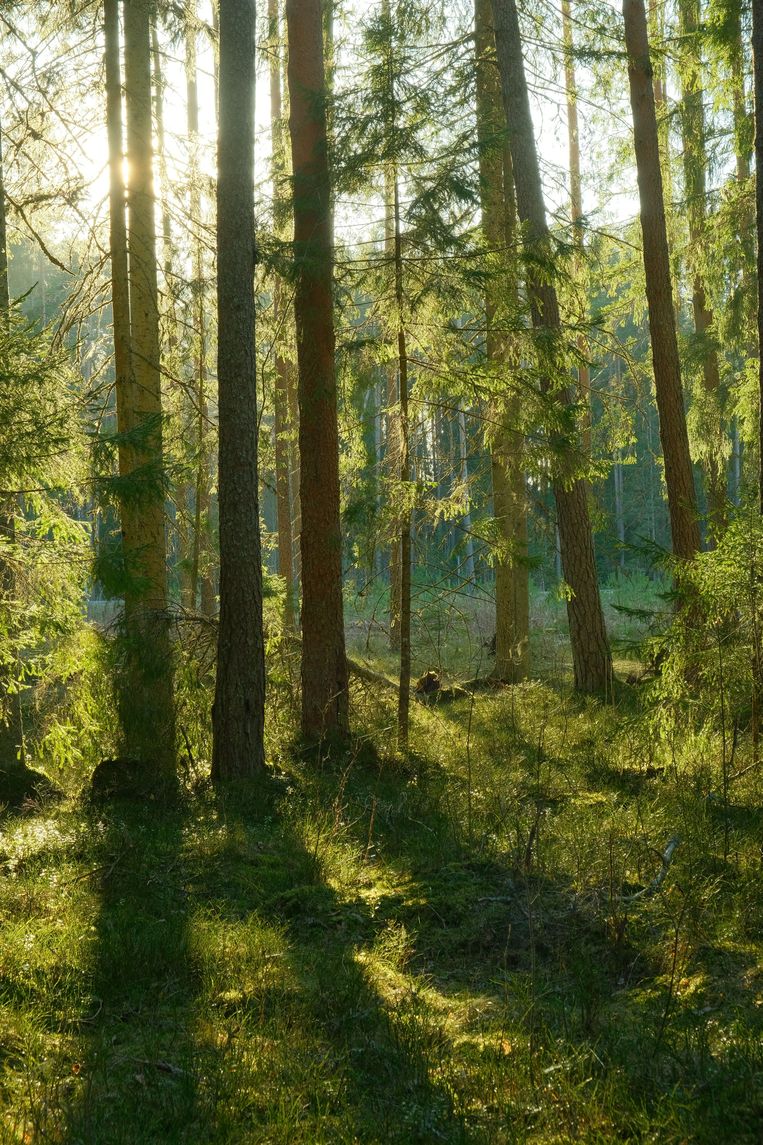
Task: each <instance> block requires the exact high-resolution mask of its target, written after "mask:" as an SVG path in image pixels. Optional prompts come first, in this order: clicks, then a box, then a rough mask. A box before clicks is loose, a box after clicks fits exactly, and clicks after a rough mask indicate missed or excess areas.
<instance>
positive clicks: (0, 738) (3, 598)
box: [0, 124, 24, 773]
mask: <svg viewBox="0 0 763 1145" xmlns="http://www.w3.org/2000/svg"><path fill="white" fill-rule="evenodd" d="M10 309H11V296H10V289H9V286H8V238H7V233H6V217H5V171H4V167H3V133H2V124H0V323H2V325H3V328H4V329H5V330H6V331H7V330H8V329H9V325H10ZM0 538H2V540H3V541H4V542H6V543H7V544H8V546H9V547H10V548H11V550H12V548H13V546H14V544H15V542H16V499H15V498H14V497H11V496H8V495H5V496H2V497H0ZM15 597H16V574H15V569H14V565H13V559H12V555H11V558H10V559H9V558H8V556H7V555H5V554H4V553H3V551H2V548H0V606H2V608H3V611H4V612H5V611H6V610H7V619H6V621H5V623H6V626H7V627H6V632H7V633H11V632H12V631H13V628H14V627H15V626H14V624H13V622H12V615H13V613H14V612H15V609H16V606H15ZM14 658H15V652H14ZM14 683H15V681H13V679H12V672H11V671H10V670H8V669H4V670H3V672H2V674H0V770H2V771H7V769H8V768H13V769H14V773H15V771H16V770H17V769H19V770H20V769H22V768H23V766H24V725H23V719H22V712H21V697H20V695H19V693H18V691H17V690H16V689H15V687H14Z"/></svg>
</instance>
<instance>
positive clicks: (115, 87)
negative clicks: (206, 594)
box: [105, 0, 175, 782]
mask: <svg viewBox="0 0 763 1145" xmlns="http://www.w3.org/2000/svg"><path fill="white" fill-rule="evenodd" d="M123 13H124V35H125V83H124V89H125V105H126V112H127V158H128V181H127V227H126V228H125V215H124V210H125V191H124V185H123V182H122V172H121V167H122V137H121V136H122V121H121V94H120V93H121V82H120V74H119V72H120V69H119V27H118V12H117V6H116V4H115V3H112V2H111V0H109V2H108V3H107V5H106V20H105V29H106V44H107V51H106V58H107V77H108V80H107V118H108V133H109V150H110V156H109V159H110V170H111V189H110V209H111V256H112V292H113V294H112V301H113V317H114V348H115V370H116V378H117V428H118V431H119V434H120V439H121V440H120V446H119V472H120V479H121V480H120V502H121V524H122V548H123V553H124V561H125V569H126V585H125V615H124V673H123V677H122V679H121V681H120V689H119V691H120V696H119V701H120V717H121V721H122V729H123V734H124V739H125V750H126V753H127V754H128V755H129V756H131V757H133V758H136V759H141V760H146V761H151V762H153V763H154V764H155V765H156V767H157V769H158V775H159V778H160V779H161V780H162V781H167V782H170V781H171V780H172V776H173V771H174V760H175V724H174V707H173V694H172V662H171V649H170V639H169V626H168V617H167V590H166V544H165V535H164V488H163V485H164V481H163V454H162V403H161V380H160V367H159V309H158V290H157V271H156V235H155V228H154V205H155V201H154V190H153V160H152V148H151V135H152V123H151V39H150V24H149V4H148V3H147V2H144V0H137V2H135V3H126V4H124V6H123ZM128 252H129V259H128ZM125 435H128V436H127V438H125Z"/></svg>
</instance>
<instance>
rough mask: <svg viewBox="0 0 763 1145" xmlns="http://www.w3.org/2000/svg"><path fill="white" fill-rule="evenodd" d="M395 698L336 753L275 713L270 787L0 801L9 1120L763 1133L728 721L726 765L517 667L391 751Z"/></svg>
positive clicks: (479, 1136)
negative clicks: (498, 688)
mask: <svg viewBox="0 0 763 1145" xmlns="http://www.w3.org/2000/svg"><path fill="white" fill-rule="evenodd" d="M393 699H394V697H393ZM389 704H390V699H389V697H388V696H387V695H380V694H378V692H376V691H374V689H373V688H372V687H369V686H365V687H362V688H361V687H360V686H356V692H355V709H356V711H357V713H358V719H359V725H360V724H361V723H362V726H363V728H364V730H365V733H366V734H365V738H364V739H362V740H358V742H357V743H356V745H355V747H354V748H353V750H351V751H350V752H348V753H347V754H345V755H341V756H339V757H335V758H333V759H325V760H321V758H320V753H318V754H317V755H316V754H315V753H312V754H310V755H306V754H303V753H301V752H300V750H299V749H298V748H297V747H294V746H293V745H290V744H288V743H287V741H286V740H285V738H283V737H281V738H278V737H277V736H275V735H273V734H272V733H271V745H270V757H271V760H272V764H273V767H272V775H271V777H270V778H269V780H268V782H267V784H266V785H264V786H263V788H262V789H261V790H257V791H247V790H242V789H241V788H237V789H230V790H227V791H225V792H223V793H222V794H218V795H215V794H214V793H213V792H211V790H210V789H209V788H208V787H207V786H206V785H204V783H203V782H202V783H199V782H196V785H195V787H193V788H189V789H188V791H187V792H186V793H185V795H184V796H183V798H182V799H181V800H180V801H179V802H178V803H177V805H176V806H174V807H172V808H163V807H161V806H159V805H158V804H157V803H156V802H150V801H149V802H148V803H145V804H142V805H134V804H130V803H129V802H124V803H121V804H120V803H116V802H115V803H111V804H106V805H95V804H92V803H88V802H87V801H85V800H84V799H82V798H71V799H69V800H68V801H67V802H64V803H59V804H55V805H52V804H45V803H44V802H43V803H39V804H37V805H33V806H31V807H28V808H27V809H26V810H25V813H24V814H23V815H21V816H8V815H7V816H6V817H5V818H4V819H3V820H2V823H1V824H0V827H1V830H2V840H1V842H0V864H1V866H0V926H1V927H2V942H1V943H0V1102H1V1104H2V1122H1V1124H2V1140H3V1141H9V1142H53V1143H58V1142H61V1143H63V1142H69V1143H72V1145H73V1143H83V1145H100V1143H103V1145H119V1143H122V1142H124V1143H131V1145H132V1143H136V1145H137V1143H146V1145H148V1143H152V1145H156V1143H171V1142H194V1143H199V1145H201V1143H205V1145H206V1143H216V1142H231V1143H239V1142H268V1143H270V1142H273V1143H276V1142H278V1143H280V1142H282V1143H284V1145H286V1143H288V1145H294V1143H300V1142H304V1143H306V1145H307V1143H314V1142H332V1143H339V1142H378V1143H382V1142H385V1143H386V1142H402V1143H416V1142H422V1143H428V1142H453V1143H456V1142H472V1141H473V1142H499V1143H500V1142H507V1143H508V1142H525V1141H526V1142H543V1143H546V1142H566V1141H575V1140H580V1141H586V1142H602V1143H603V1142H611V1141H633V1142H659V1143H670V1142H675V1143H678V1142H685V1141H691V1142H700V1143H707V1145H711V1143H712V1145H715V1143H717V1142H718V1141H724V1142H757V1141H759V1140H760V1139H761V1133H762V1132H763V1039H762V1037H761V1035H763V880H762V879H761V869H760V868H761V841H762V836H761V817H760V801H761V778H760V774H759V771H758V768H757V767H756V766H755V765H754V761H752V760H751V759H750V758H748V757H747V756H746V755H745V752H746V750H747V748H746V746H745V744H744V743H743V742H742V741H741V740H740V742H739V744H738V745H737V747H736V756H735V759H734V765H733V766H734V774H735V775H737V776H738V777H737V779H736V780H735V781H734V782H733V783H729V782H728V775H727V782H726V784H725V785H724V783H723V776H722V774H721V762H722V751H723V746H722V744H721V742H720V741H719V740H718V739H717V738H716V737H714V736H712V735H709V734H705V735H704V736H702V735H699V734H697V735H688V734H684V735H680V734H679V733H678V732H675V731H670V730H666V729H667V728H668V725H667V724H666V725H665V727H661V726H660V725H659V722H656V721H655V720H654V719H652V718H648V717H647V716H646V715H644V714H642V713H641V712H640V710H639V702H638V700H637V699H633V700H630V701H629V702H627V703H626V702H625V701H623V702H621V703H620V705H619V706H618V707H617V708H613V707H611V706H610V707H608V706H602V705H600V704H598V703H596V702H593V701H586V702H583V701H581V700H579V699H576V698H574V697H572V696H571V695H569V694H568V693H562V692H559V691H557V690H554V689H552V688H551V687H549V686H547V685H542V684H538V683H530V684H526V685H522V686H519V687H516V688H513V689H506V690H504V691H502V692H500V693H497V694H489V695H480V696H477V697H475V698H474V699H473V700H472V699H470V698H468V697H467V698H465V699H462V700H459V701H457V702H454V703H451V704H445V703H440V704H435V705H433V706H431V707H429V708H425V707H423V706H421V705H416V708H415V711H414V729H413V735H412V744H413V746H414V749H415V750H414V752H413V753H412V755H411V757H410V758H409V759H408V760H406V761H404V762H401V761H400V760H397V759H395V758H394V756H393V754H392V752H391V749H390V748H389V747H388V744H389V743H391V741H392V735H393V725H394V712H393V711H392V709H391V708H390V706H389ZM279 734H280V733H279ZM750 763H753V766H751V767H749V770H746V771H744V774H742V772H743V770H744V768H746V767H748V765H749V764H750ZM727 770H728V769H727ZM671 843H673V849H672V851H670V852H669V844H671ZM666 854H668V859H667V860H664V856H665V855H666Z"/></svg>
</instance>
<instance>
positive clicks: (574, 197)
mask: <svg viewBox="0 0 763 1145" xmlns="http://www.w3.org/2000/svg"><path fill="white" fill-rule="evenodd" d="M562 35H563V40H564V79H565V93H566V97H567V145H568V150H569V156H570V217H571V219H572V231H573V243H574V246H575V264H574V277H575V280H576V281H578V282H582V281H583V274H584V267H585V239H584V234H583V180H582V178H581V174H580V131H579V127H578V88H577V82H576V79H575V57H574V50H575V45H574V39H573V34H572V11H571V5H570V0H562ZM577 341H578V354H579V355H580V361H579V362H578V394H579V400H580V404H581V407H582V410H583V415H582V433H581V438H582V443H583V452H584V453H585V455H586V457H590V456H591V370H590V367H589V365H588V338H587V337H586V335H585V333H584V332H583V331H581V332H580V334H578V340H577Z"/></svg>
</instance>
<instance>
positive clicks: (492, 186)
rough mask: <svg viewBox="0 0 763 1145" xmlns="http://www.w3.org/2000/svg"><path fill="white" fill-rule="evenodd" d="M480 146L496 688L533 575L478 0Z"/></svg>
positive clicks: (494, 78) (491, 72)
mask: <svg viewBox="0 0 763 1145" xmlns="http://www.w3.org/2000/svg"><path fill="white" fill-rule="evenodd" d="M474 23H475V52H476V81H477V138H478V142H479V170H480V207H481V212H482V231H483V235H484V238H485V244H486V246H487V249H488V252H489V257H490V258H491V261H492V263H493V267H494V271H495V278H496V285H497V289H495V290H494V289H493V288H492V286H491V288H490V289H488V290H487V291H486V292H485V299H484V307H485V359H486V363H487V366H488V369H489V370H491V372H493V373H495V374H496V375H497V377H496V383H497V386H496V393H495V394H494V395H493V397H492V399H491V403H490V412H491V420H492V422H493V425H492V427H491V443H490V471H491V481H492V487H493V516H494V518H495V521H496V525H497V527H498V530H499V545H498V546H497V549H498V551H497V554H496V560H495V665H494V668H493V674H494V675H495V676H496V678H497V679H499V680H505V681H507V682H516V681H518V680H522V679H524V678H525V676H526V675H527V673H528V670H529V626H530V621H529V616H530V573H529V562H528V559H527V506H526V497H525V475H524V469H523V448H522V444H523V443H522V437H521V435H520V434H519V433H518V432H517V429H516V423H517V421H518V419H519V414H520V409H519V399H518V398H517V396H516V394H515V393H514V392H513V391H512V389H511V385H510V382H509V384H508V385H507V381H508V378H509V374H510V370H511V364H512V360H513V359H514V358H515V357H516V354H513V353H512V347H511V342H510V339H509V338H507V337H506V336H505V335H502V334H501V331H500V325H499V324H498V323H497V322H496V317H497V316H496V301H495V300H496V298H500V297H502V296H503V297H505V299H506V304H507V306H508V307H509V309H511V310H516V308H517V305H518V284H517V275H516V273H515V272H514V271H513V269H512V266H511V260H512V259H513V258H514V246H515V243H516V204H515V201H514V177H513V172H512V170H511V154H510V151H509V149H508V145H507V141H506V121H505V117H504V114H503V111H502V108H501V81H500V76H499V74H498V68H497V66H496V62H495V36H494V34H493V16H492V12H491V8H490V0H475V5H474Z"/></svg>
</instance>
